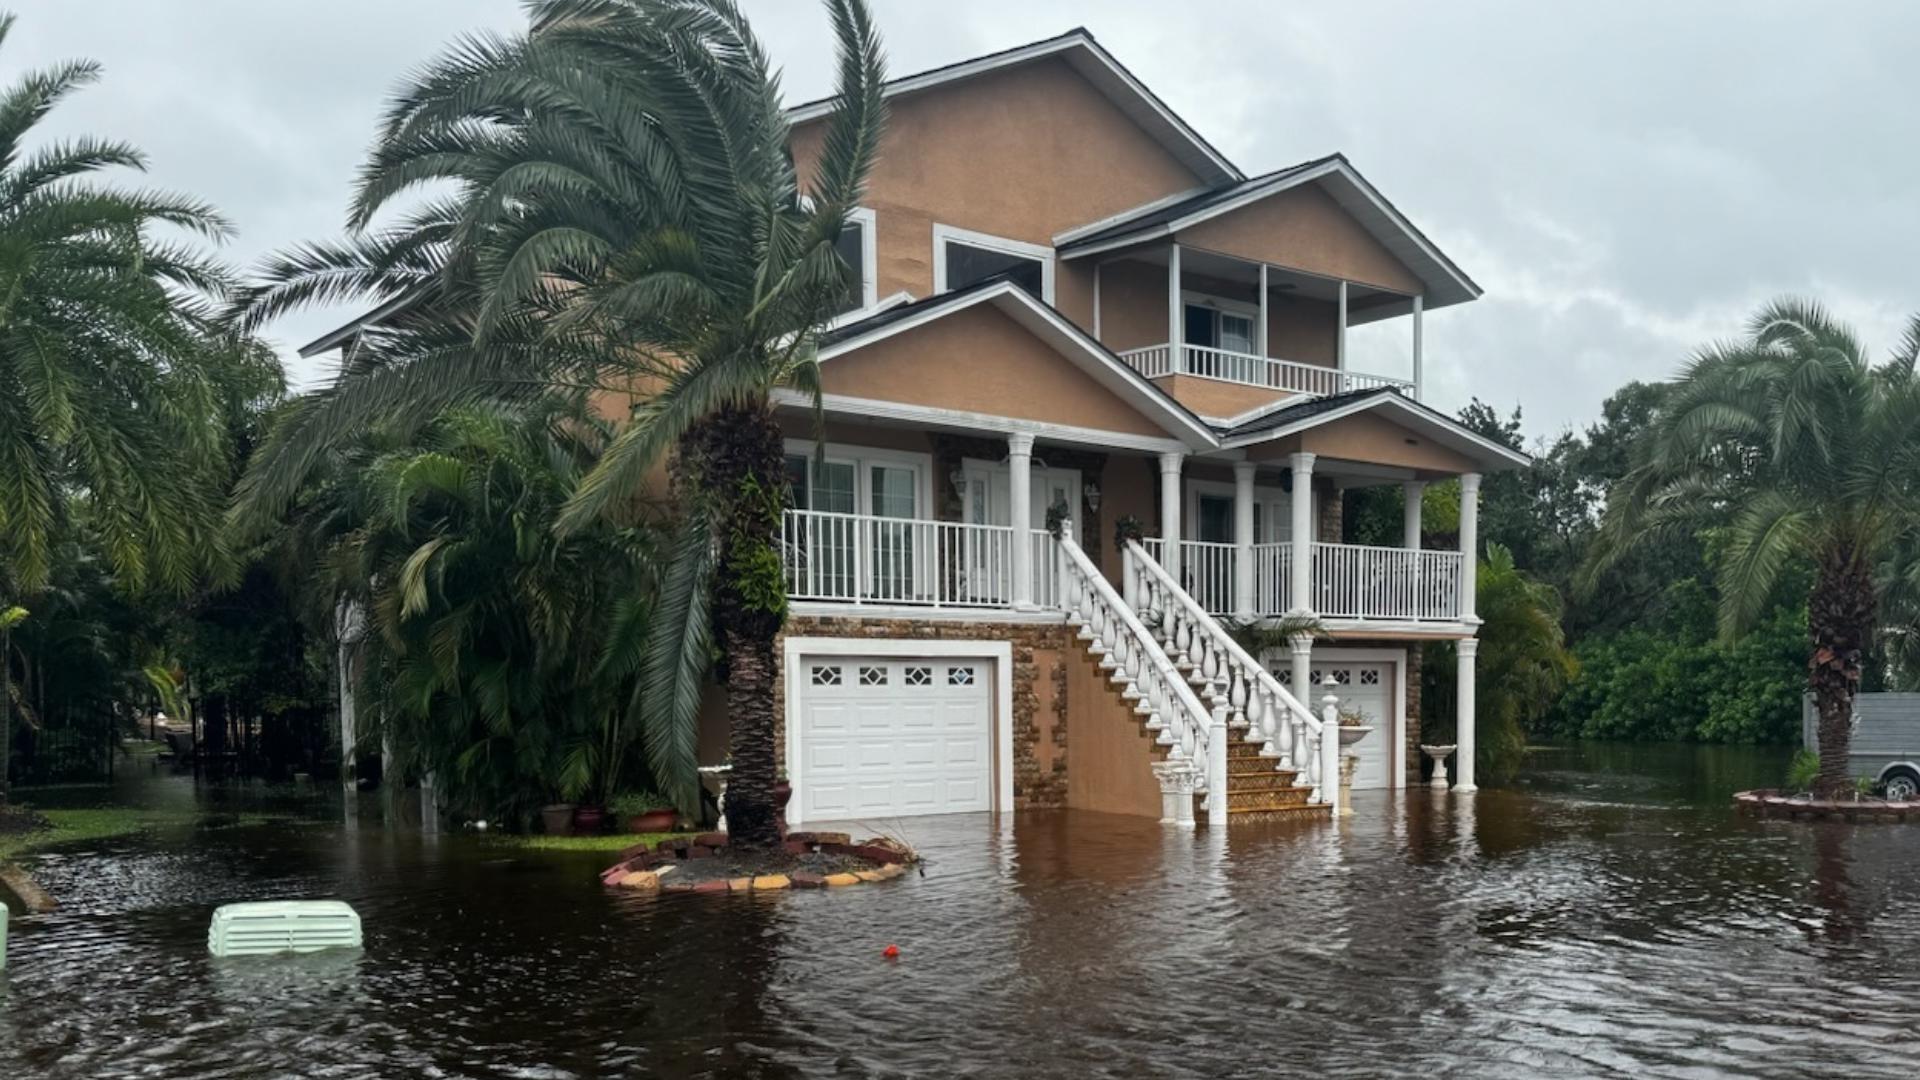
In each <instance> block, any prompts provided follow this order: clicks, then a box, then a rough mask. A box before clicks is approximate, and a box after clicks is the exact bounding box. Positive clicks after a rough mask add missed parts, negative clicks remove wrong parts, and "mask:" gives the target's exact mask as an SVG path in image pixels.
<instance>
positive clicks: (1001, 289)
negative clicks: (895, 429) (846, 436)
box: [819, 281, 1220, 449]
mask: <svg viewBox="0 0 1920 1080" xmlns="http://www.w3.org/2000/svg"><path fill="white" fill-rule="evenodd" d="M979 303H992V304H994V306H996V307H999V308H1000V309H1001V310H1002V311H1003V312H1004V313H1005V314H1007V315H1008V316H1009V317H1010V318H1012V319H1013V320H1014V321H1015V322H1017V323H1020V324H1021V325H1022V326H1023V327H1025V328H1026V329H1027V330H1028V331H1030V332H1032V333H1033V334H1034V335H1035V336H1036V337H1040V338H1041V340H1042V341H1043V342H1045V341H1046V340H1047V339H1046V338H1045V337H1044V336H1042V335H1041V330H1042V329H1044V330H1046V331H1048V332H1050V333H1052V334H1054V335H1055V336H1056V337H1057V338H1059V339H1064V340H1065V341H1066V342H1068V343H1070V344H1072V345H1074V346H1077V347H1078V350H1079V355H1080V356H1082V357H1083V358H1086V359H1090V360H1092V361H1093V365H1092V366H1091V368H1089V366H1088V365H1087V364H1084V363H1081V364H1077V366H1079V367H1080V368H1081V369H1082V370H1083V371H1087V372H1088V374H1090V375H1092V376H1093V378H1094V381H1095V382H1098V383H1100V384H1101V385H1102V386H1104V387H1105V388H1106V389H1108V390H1110V391H1112V392H1113V393H1114V394H1115V395H1116V396H1118V397H1119V398H1120V399H1121V400H1122V401H1125V402H1126V403H1127V404H1129V405H1131V406H1133V407H1134V408H1136V409H1138V410H1140V411H1141V413H1142V414H1143V415H1146V416H1149V417H1152V418H1154V419H1157V420H1158V421H1159V422H1160V423H1161V424H1162V425H1163V426H1165V427H1167V428H1168V429H1169V431H1170V432H1171V431H1175V430H1178V431H1184V432H1186V433H1187V436H1188V437H1186V438H1183V439H1178V440H1177V441H1179V442H1180V445H1181V446H1183V447H1186V446H1192V447H1197V448H1206V449H1213V448H1217V447H1218V446H1219V445H1220V440H1219V438H1218V436H1216V435H1215V434H1214V431H1213V429H1212V428H1209V427H1207V426H1206V424H1205V423H1204V422H1202V421H1201V420H1200V419H1199V418H1198V417H1196V416H1194V415H1193V414H1192V413H1191V412H1189V411H1187V409H1186V407H1185V406H1182V405H1180V404H1179V403H1178V402H1176V401H1174V400H1173V399H1172V398H1170V397H1169V396H1168V395H1167V394H1166V392H1165V391H1163V390H1161V389H1159V388H1158V387H1156V386H1154V385H1153V383H1152V382H1150V381H1149V380H1148V379H1147V378H1146V377H1145V376H1143V375H1141V374H1140V373H1139V372H1137V371H1135V370H1133V368H1131V367H1129V366H1127V363H1126V362H1125V361H1124V360H1121V359H1120V358H1119V357H1117V356H1115V355H1114V354H1113V352H1112V351H1111V350H1109V349H1108V348H1106V347H1105V346H1103V345H1101V344H1100V343H1099V342H1098V341H1095V340H1094V339H1093V338H1091V337H1089V336H1088V335H1087V332H1086V331H1084V330H1082V329H1080V327H1079V326H1078V325H1076V324H1075V323H1074V322H1073V321H1072V320H1071V319H1068V318H1067V317H1066V316H1064V315H1061V314H1060V312H1058V311H1056V310H1055V309H1054V308H1053V307H1052V306H1051V305H1048V304H1043V303H1041V302H1040V301H1039V300H1037V299H1035V298H1034V297H1033V296H1031V295H1029V294H1028V293H1027V291H1026V290H1025V289H1022V288H1021V287H1019V286H1018V285H1015V284H1013V283H1012V282H1010V281H1003V282H1000V283H998V284H996V285H993V286H991V287H989V288H986V289H982V290H981V291H979V292H977V293H971V294H968V295H966V296H963V297H961V298H960V299H958V300H952V301H948V302H946V303H938V302H929V303H928V304H927V306H926V310H924V311H921V312H918V313H916V314H914V315H911V316H909V317H907V318H903V319H897V320H895V321H893V322H889V323H887V324H885V325H883V326H879V327H876V328H874V329H872V330H869V331H868V332H866V333H864V334H854V335H853V336H851V337H848V338H846V339H844V340H842V341H837V342H834V343H833V344H831V345H828V346H826V347H824V348H822V349H821V350H820V353H819V360H820V362H821V363H825V362H826V361H828V360H831V359H833V358H834V357H836V356H840V355H843V354H845V353H849V352H853V351H854V350H856V349H861V348H865V347H866V346H868V345H871V344H873V343H874V342H877V341H884V340H886V339H887V338H889V337H892V336H893V335H895V334H900V333H905V332H906V331H908V330H912V329H915V328H917V327H921V326H925V325H926V324H928V323H930V322H933V321H934V320H936V319H940V318H944V317H945V316H947V315H951V314H953V313H954V312H957V311H964V310H965V309H967V308H969V307H972V306H973V305H975V304H979ZM1048 343H1049V344H1052V345H1053V347H1054V348H1055V349H1056V350H1057V351H1059V352H1060V353H1061V355H1063V356H1066V357H1067V358H1068V360H1069V361H1070V362H1072V361H1073V355H1074V354H1073V353H1071V352H1069V351H1068V350H1067V349H1066V348H1064V347H1063V346H1062V344H1060V343H1059V342H1048ZM827 396H828V397H832V396H833V395H827ZM847 400H861V399H851V398H850V399H847ZM915 407H917V406H915ZM936 411H943V412H947V413H949V414H950V415H955V416H979V415H982V414H977V413H957V412H953V411H952V410H936ZM994 419H995V420H997V421H998V423H997V424H996V425H994V426H991V427H989V428H988V430H990V431H1015V430H1020V431H1032V432H1034V433H1036V434H1040V435H1044V434H1045V433H1046V431H1047V429H1049V428H1055V429H1057V430H1061V431H1069V432H1085V431H1087V430H1089V429H1085V428H1066V427H1061V426H1060V425H1051V424H1043V423H1036V422H1032V421H1015V420H1011V419H1010V418H1007V417H995V418H994ZM1009 424H1012V425H1014V426H1011V427H1010V426H1007V425H1009ZM1068 437H1074V436H1068ZM1119 437H1120V438H1122V439H1125V440H1130V441H1129V442H1125V443H1115V445H1121V446H1136V447H1137V446H1139V444H1140V440H1142V439H1144V438H1148V437H1147V436H1141V435H1124V436H1119ZM1169 438H1174V436H1172V435H1169ZM1153 442H1154V447H1153V448H1154V449H1163V448H1164V447H1163V446H1161V444H1160V442H1159V440H1153Z"/></svg>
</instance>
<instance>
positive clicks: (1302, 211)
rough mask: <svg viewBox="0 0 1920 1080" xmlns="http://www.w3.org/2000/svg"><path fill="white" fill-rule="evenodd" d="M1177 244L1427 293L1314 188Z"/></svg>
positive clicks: (1228, 218)
mask: <svg viewBox="0 0 1920 1080" xmlns="http://www.w3.org/2000/svg"><path fill="white" fill-rule="evenodd" d="M1176 239H1177V240H1178V241H1179V242H1180V243H1182V244H1192V245H1193V246H1195V247H1202V248H1206V249H1208V250H1209V251H1218V252H1221V253H1223V254H1227V255H1235V256H1239V257H1240V258H1244V259H1260V260H1265V261H1267V262H1269V263H1273V264H1274V265H1276V266H1290V267H1294V268H1295V269H1299V270H1306V271H1310V272H1312V273H1316V274H1325V275H1327V276H1329V277H1337V278H1345V279H1346V280H1348V281H1357V282H1362V283H1364V284H1368V285H1377V286H1379V287H1381V288H1383V289H1393V290H1395V291H1397V292H1405V293H1416V292H1420V291H1421V284H1420V279H1419V278H1417V277H1415V276H1414V274H1413V272H1412V271H1411V270H1409V269H1407V267H1406V265H1405V264H1403V263H1402V262H1400V260H1398V259H1396V258H1394V257H1393V255H1392V254H1391V253H1390V252H1388V251H1387V249H1386V248H1385V247H1383V246H1381V244H1380V242H1379V241H1378V240H1375V239H1374V238H1373V236H1372V235H1371V234H1370V233H1368V232H1367V231H1366V230H1365V229H1363V228H1361V226H1360V223H1359V222H1357V221H1355V220H1353V218H1352V217H1350V216H1348V214H1347V212H1346V211H1345V210H1343V209H1341V207H1340V204H1339V203H1337V202H1335V201H1334V199H1333V196H1331V195H1328V194H1327V193H1326V192H1324V191H1322V190H1320V188H1318V187H1316V186H1313V185H1310V184H1309V185H1306V186H1303V187H1297V188H1294V189H1292V190H1290V191H1283V192H1281V193H1279V194H1278V195H1273V196H1270V197H1268V198H1265V199H1262V200H1260V201H1259V202H1256V203H1254V204H1252V205H1250V206H1246V207H1242V208H1241V209H1239V210H1234V211H1232V212H1229V213H1226V214H1222V215H1220V216H1219V217H1216V218H1211V219H1209V220H1207V221H1203V222H1201V223H1200V224H1198V225H1195V226H1193V227H1192V228H1190V229H1187V230H1185V231H1183V232H1181V233H1180V234H1178V236H1177V237H1176Z"/></svg>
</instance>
